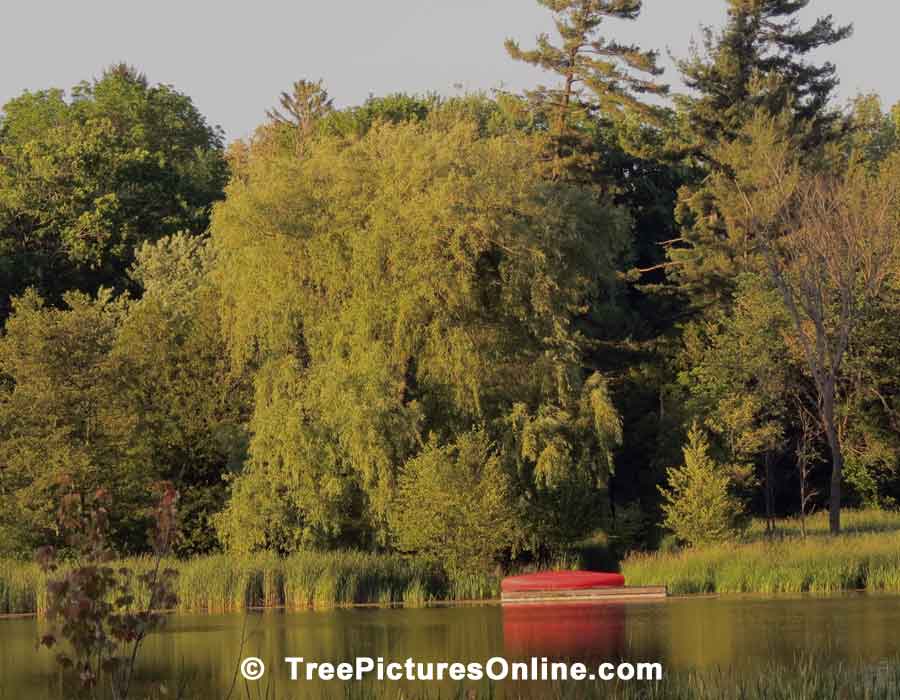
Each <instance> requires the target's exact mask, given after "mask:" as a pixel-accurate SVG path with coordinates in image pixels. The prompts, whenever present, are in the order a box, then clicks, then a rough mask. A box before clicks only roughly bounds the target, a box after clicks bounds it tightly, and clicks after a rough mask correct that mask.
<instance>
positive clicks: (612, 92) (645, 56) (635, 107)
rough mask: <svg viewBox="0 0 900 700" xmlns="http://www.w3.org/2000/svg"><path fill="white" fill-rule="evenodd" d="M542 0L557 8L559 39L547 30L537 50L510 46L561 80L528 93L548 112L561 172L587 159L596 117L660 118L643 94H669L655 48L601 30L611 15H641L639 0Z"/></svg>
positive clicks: (513, 54) (509, 43)
mask: <svg viewBox="0 0 900 700" xmlns="http://www.w3.org/2000/svg"><path fill="white" fill-rule="evenodd" d="M538 2H540V4H541V5H544V6H545V7H547V8H548V9H549V10H550V11H551V12H552V13H553V15H554V20H555V24H556V29H557V31H558V33H559V35H560V39H561V43H560V44H559V45H554V44H553V43H552V41H551V39H550V36H549V35H547V34H541V35H540V36H539V37H538V38H537V47H536V48H534V49H531V50H523V49H521V48H520V47H519V45H518V43H516V42H515V41H513V40H512V39H509V40H507V42H506V50H507V52H508V53H509V55H510V56H511V57H512V58H514V59H515V60H517V61H524V62H525V63H529V64H531V65H534V66H538V67H540V68H543V69H544V70H546V71H550V72H551V73H555V74H556V75H557V76H558V77H559V79H560V81H561V84H560V85H559V86H557V87H552V88H549V87H539V88H538V89H537V90H534V91H531V92H530V93H528V95H529V98H530V99H531V100H532V101H533V102H534V103H536V104H537V105H538V106H539V107H540V108H541V109H542V110H544V111H545V112H546V114H547V118H548V120H549V129H550V132H551V134H552V135H553V136H554V137H555V145H556V154H555V155H556V159H555V170H556V172H557V173H559V172H560V170H561V168H563V167H565V166H566V165H571V164H573V163H581V164H582V165H583V164H584V159H585V157H586V153H585V152H586V151H590V150H591V149H590V148H589V146H588V147H585V139H590V135H589V129H588V128H587V125H588V124H589V123H590V121H591V120H592V119H594V118H597V117H604V118H607V119H619V118H621V117H623V116H625V115H639V116H640V117H641V118H642V119H648V118H650V119H653V118H655V117H658V116H659V113H658V109H657V108H655V107H653V106H651V105H648V104H647V103H645V102H644V101H642V99H641V98H642V97H644V96H645V95H663V94H666V92H667V91H668V88H667V86H664V85H660V84H659V83H657V82H656V81H655V80H654V78H655V77H656V76H659V75H660V74H661V73H662V69H661V68H660V67H659V66H658V65H657V62H656V61H657V53H656V52H655V51H644V50H642V49H640V48H639V47H638V46H634V45H629V44H620V43H618V42H617V41H615V40H613V39H607V38H605V37H602V36H599V35H598V30H599V29H600V26H601V25H602V24H603V22H605V21H606V20H608V19H624V20H634V19H637V17H638V16H639V15H640V13H641V7H642V4H643V3H642V1H641V0H538Z"/></svg>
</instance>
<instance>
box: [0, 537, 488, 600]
mask: <svg viewBox="0 0 900 700" xmlns="http://www.w3.org/2000/svg"><path fill="white" fill-rule="evenodd" d="M153 565H154V560H153V559H152V558H150V557H132V558H128V559H123V560H122V561H120V562H116V563H115V566H116V567H119V566H125V567H128V568H130V569H131V570H132V571H133V572H135V573H136V574H140V573H142V572H145V571H147V570H149V569H150V567H152V566H153ZM162 566H163V567H164V568H165V567H171V568H174V569H176V570H177V571H178V578H177V580H176V590H177V594H178V600H179V609H180V610H182V611H188V610H202V611H208V612H235V611H239V610H244V609H247V608H254V607H277V606H285V607H287V608H291V609H302V608H330V607H335V606H342V605H365V604H375V605H399V604H402V605H407V606H421V605H427V604H429V603H433V602H437V601H459V600H481V599H485V598H492V597H496V596H497V595H498V594H499V589H500V579H499V577H498V576H497V575H494V574H480V575H456V576H453V575H450V574H448V573H447V572H446V571H445V570H444V569H443V567H442V566H440V564H439V563H437V562H434V561H430V560H425V559H420V558H416V557H404V556H400V555H390V554H367V553H364V552H352V551H351V552H302V553H299V554H295V555H293V556H290V557H287V558H280V557H277V556H275V555H273V554H252V555H245V556H236V555H225V554H220V555H213V556H206V557H197V558H194V559H189V560H185V561H178V560H175V559H168V560H165V561H164V562H163V563H162ZM46 585H47V579H46V576H45V575H44V574H43V573H42V572H41V571H40V569H39V568H38V567H37V565H35V564H32V563H26V562H20V561H13V560H0V614H10V613H35V612H36V613H38V614H42V613H43V612H44V611H45V610H46V596H45V591H46ZM136 593H137V594H138V600H140V599H141V597H142V594H143V595H146V593H147V592H146V591H142V590H140V588H138V589H137V590H136Z"/></svg>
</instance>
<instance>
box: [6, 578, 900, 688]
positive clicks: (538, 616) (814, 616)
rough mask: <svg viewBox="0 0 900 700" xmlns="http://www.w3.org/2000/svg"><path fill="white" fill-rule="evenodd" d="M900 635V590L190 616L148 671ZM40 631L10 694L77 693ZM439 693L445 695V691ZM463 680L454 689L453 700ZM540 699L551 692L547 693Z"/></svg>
mask: <svg viewBox="0 0 900 700" xmlns="http://www.w3.org/2000/svg"><path fill="white" fill-rule="evenodd" d="M245 619H246V620H247V621H248V624H247V626H246V630H245V632H246V634H245V635H244V636H245V640H244V647H243V650H242V649H241V638H242V629H243V623H244V620H245ZM898 630H900V597H890V596H867V595H849V596H838V597H832V598H810V597H799V596H798V597H793V598H791V597H782V598H777V599H766V598H761V597H748V598H705V599H703V598H701V599H696V598H695V599H670V600H666V601H660V602H653V603H628V604H610V603H599V604H581V603H578V604H568V605H527V606H515V607H504V608H501V607H500V606H498V605H485V606H476V607H461V608H432V609H420V610H399V609H395V610H385V609H364V610H335V611H330V612H300V613H282V612H267V613H262V614H252V615H250V616H249V617H247V618H245V617H244V616H242V615H210V616H203V615H182V616H176V617H173V618H172V619H171V620H170V621H169V625H168V626H167V628H166V630H165V631H164V633H162V634H160V635H157V636H154V637H153V638H151V639H150V640H148V642H147V644H146V647H145V649H144V651H143V652H142V656H141V663H140V668H141V671H142V673H141V676H142V678H143V679H144V680H145V681H148V682H149V681H161V680H167V681H169V682H170V683H172V682H173V681H177V680H179V679H184V678H188V679H190V680H191V682H192V688H193V690H194V693H195V694H194V695H192V696H191V697H203V698H212V699H214V698H221V697H224V696H225V695H226V693H227V689H228V688H229V687H230V685H231V682H232V678H233V677H234V672H235V669H236V666H237V663H238V660H239V658H240V656H241V655H243V656H259V657H260V658H262V659H264V660H265V661H266V663H267V665H268V667H269V669H270V674H272V677H273V678H275V680H276V685H277V688H278V697H279V698H281V697H291V698H305V697H315V698H318V697H321V696H322V693H323V691H325V692H330V693H331V694H332V695H334V696H335V697H343V690H342V688H341V687H340V685H339V684H336V683H324V684H323V683H312V684H310V683H302V684H297V683H291V682H290V680H289V678H288V674H287V667H286V666H285V665H284V664H283V663H282V659H284V657H285V656H303V657H305V658H306V659H309V660H316V661H329V662H334V663H339V662H342V661H352V660H353V659H355V658H356V657H359V656H370V657H373V658H377V657H379V656H380V657H383V658H384V659H385V660H388V661H401V662H402V661H403V660H405V659H407V658H409V657H412V658H414V659H416V660H417V661H423V662H427V661H435V662H437V661H451V662H452V661H465V662H469V661H481V662H485V661H487V660H488V659H490V658H491V657H492V656H505V657H507V658H509V659H511V660H512V659H516V658H519V659H521V658H525V657H529V656H538V657H540V656H546V657H548V658H550V659H564V658H568V659H578V660H583V661H585V662H593V661H596V660H598V659H603V660H618V659H624V660H628V661H660V662H662V663H663V665H664V667H665V669H666V672H667V673H670V672H674V671H679V670H691V669H708V668H712V667H718V668H732V669H747V670H751V669H754V668H758V667H759V666H761V665H763V664H767V663H769V662H770V661H772V660H778V661H781V662H784V663H788V664H790V663H791V661H792V659H793V658H795V656H796V655H797V654H798V653H808V654H815V655H817V656H822V657H824V658H827V659H829V660H832V661H840V662H845V663H849V664H856V663H864V664H866V665H871V666H873V667H877V665H878V664H879V662H882V661H884V660H885V659H893V658H896V657H897V656H900V634H898ZM39 634H40V625H39V623H38V622H37V621H35V620H33V619H24V620H2V621H0V641H2V644H3V653H2V654H0V697H20V698H28V700H41V699H43V698H48V699H49V698H53V699H54V700H57V699H58V698H60V697H64V696H63V695H60V692H59V682H58V676H57V674H56V672H55V669H54V665H53V661H52V654H50V653H48V652H47V651H45V650H42V651H36V650H35V640H36V639H37V638H38V636H39ZM267 677H269V674H267ZM400 685H401V687H402V686H404V685H405V686H407V687H408V685H409V684H400ZM429 688H430V689H431V691H432V694H434V692H436V690H437V687H436V686H434V685H431V686H429ZM454 688H455V684H445V688H444V689H443V691H444V692H443V696H446V695H447V692H446V690H452V689H454ZM399 689H400V687H398V688H397V690H399ZM286 691H287V692H286ZM501 691H502V688H501ZM499 695H501V696H502V692H501V693H499ZM533 695H534V696H535V697H541V693H540V689H537V690H536V691H535V692H534V693H533ZM395 696H396V692H392V693H391V694H390V697H395Z"/></svg>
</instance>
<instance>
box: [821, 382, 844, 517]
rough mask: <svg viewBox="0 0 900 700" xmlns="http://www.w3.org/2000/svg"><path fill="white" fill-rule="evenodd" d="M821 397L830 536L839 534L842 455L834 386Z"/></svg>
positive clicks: (842, 470) (842, 469)
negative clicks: (828, 454)
mask: <svg viewBox="0 0 900 700" xmlns="http://www.w3.org/2000/svg"><path fill="white" fill-rule="evenodd" d="M824 393H825V395H824V396H823V397H822V423H823V425H822V427H823V428H824V429H825V436H826V437H827V438H828V447H829V449H830V450H831V494H830V498H829V504H828V524H829V528H830V530H831V534H832V535H837V534H840V532H841V480H842V478H843V472H844V454H843V452H842V451H841V441H840V439H839V438H838V432H837V426H836V425H835V422H834V386H833V385H830V386H829V387H828V391H826V392H824Z"/></svg>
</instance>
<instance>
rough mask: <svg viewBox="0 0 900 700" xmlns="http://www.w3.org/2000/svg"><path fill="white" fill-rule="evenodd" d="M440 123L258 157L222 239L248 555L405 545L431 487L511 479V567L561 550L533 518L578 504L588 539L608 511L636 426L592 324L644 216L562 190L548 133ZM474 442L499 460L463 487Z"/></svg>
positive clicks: (235, 492) (240, 536) (236, 184)
mask: <svg viewBox="0 0 900 700" xmlns="http://www.w3.org/2000/svg"><path fill="white" fill-rule="evenodd" d="M444 117H445V118H440V119H438V118H434V119H428V120H426V121H424V122H419V123H405V124H396V125H390V124H380V125H375V126H374V127H373V128H372V129H370V130H369V131H368V132H367V133H366V134H365V135H364V136H361V137H353V138H345V137H342V138H336V137H327V136H320V137H315V138H314V139H313V140H312V141H310V142H307V143H306V145H305V147H304V149H303V151H302V153H300V154H299V155H298V152H297V151H296V150H295V149H285V148H281V147H279V146H277V145H274V146H273V145H272V143H269V142H267V141H266V139H265V138H263V139H261V140H260V141H259V142H258V143H255V144H251V145H250V146H249V147H247V148H245V149H243V150H242V152H241V159H240V163H239V164H236V166H235V167H236V172H235V177H234V178H233V180H232V183H231V185H230V186H229V189H228V192H227V200H226V201H225V202H224V203H222V204H221V205H220V206H218V207H217V209H216V210H215V212H214V225H213V242H214V245H215V247H216V249H217V254H218V255H217V261H218V262H217V269H216V272H215V276H216V281H217V284H218V286H219V289H220V292H221V300H222V302H221V303H222V309H221V311H222V318H223V325H224V329H225V333H226V336H227V343H228V347H229V348H230V355H231V362H232V364H233V366H234V368H235V370H236V371H241V372H250V373H252V375H253V377H254V384H255V403H254V411H253V416H252V418H251V421H250V427H251V430H252V440H251V445H250V457H249V461H248V463H247V464H246V466H245V468H244V470H243V472H242V473H241V474H239V475H238V476H237V477H236V478H235V479H234V480H233V482H232V487H231V488H232V491H231V493H232V495H231V500H230V504H229V506H228V508H227V509H226V511H225V512H224V513H223V515H222V516H221V518H220V520H219V523H218V525H219V531H220V535H221V536H222V538H223V539H224V541H225V542H226V543H227V544H228V545H229V546H230V547H232V548H236V549H253V548H261V547H268V548H276V549H280V550H282V551H290V550H292V549H296V548H298V547H306V546H315V547H322V546H391V545H392V544H393V543H394V542H395V532H394V530H393V529H392V527H391V522H395V523H396V522H399V521H400V520H402V521H403V523H404V526H405V527H409V525H410V523H409V519H408V518H405V519H404V518H398V517H397V510H398V509H401V510H403V509H405V508H406V507H407V506H408V502H407V501H408V497H409V495H410V494H414V493H416V488H417V487H416V479H419V478H421V483H422V484H423V485H426V484H431V485H438V486H441V485H443V486H441V488H444V489H445V490H446V489H454V488H457V487H458V484H459V483H466V484H469V487H470V488H473V489H478V488H491V486H490V484H496V483H502V484H503V485H504V487H503V494H504V496H503V498H504V499H505V500H506V503H505V504H504V507H503V508H500V507H499V506H498V505H497V504H493V505H492V506H491V507H492V508H496V509H498V510H497V511H496V512H501V511H502V512H503V513H504V514H505V516H504V517H506V516H509V517H515V518H516V519H517V520H516V524H515V527H507V526H504V528H501V529H502V531H503V532H504V533H507V534H506V535H504V536H503V537H499V536H498V538H497V542H496V543H495V547H494V550H493V551H495V552H501V551H504V550H505V551H509V549H510V548H514V547H516V546H541V545H546V544H548V543H550V544H552V543H553V541H554V537H557V538H558V537H560V536H561V535H560V533H559V532H558V531H555V530H553V528H552V527H549V528H548V525H547V524H546V523H541V527H536V526H535V527H532V526H533V525H534V523H533V522H529V519H530V518H537V517H539V516H540V514H541V513H542V512H546V511H548V510H552V508H553V507H562V504H563V503H564V502H569V506H570V510H569V513H570V514H571V516H572V517H571V518H570V520H571V521H572V522H574V521H575V520H576V519H579V518H580V519H581V525H582V527H586V526H587V525H588V523H589V521H590V519H591V518H592V517H594V516H595V515H596V513H597V512H598V509H597V503H598V497H599V494H600V493H601V490H600V486H602V484H603V482H604V480H605V478H606V477H607V475H608V473H609V471H610V469H611V456H610V455H611V450H612V448H613V447H614V445H615V443H616V442H617V440H618V434H619V421H618V416H617V415H616V413H615V411H614V409H613V408H612V406H611V404H610V401H609V399H608V397H607V394H606V390H605V386H604V384H603V381H602V379H601V378H599V377H595V376H591V375H590V374H589V373H588V372H586V371H585V370H584V369H583V367H582V362H581V358H582V357H583V347H582V344H583V341H582V338H581V337H580V336H579V334H578V332H577V331H576V328H575V325H574V319H575V318H576V317H577V316H578V314H580V313H582V312H583V302H584V299H585V298H587V297H588V295H590V294H591V293H594V291H595V288H597V287H598V286H601V285H603V284H605V283H608V281H609V278H610V276H611V275H612V274H613V261H614V260H615V259H616V257H617V256H618V255H619V254H620V253H621V252H622V249H623V247H624V246H626V245H627V243H628V234H627V232H628V229H629V222H628V219H627V216H626V215H625V214H623V213H622V212H621V211H620V210H618V209H615V208H608V207H602V206H600V205H598V204H596V203H595V202H594V201H593V200H592V198H591V197H590V196H589V195H587V194H586V193H584V192H583V191H581V190H580V189H578V188H576V187H574V186H571V185H567V184H561V183H551V184H548V183H547V181H546V180H545V179H544V178H543V177H542V176H541V174H540V166H539V164H540V159H541V153H542V152H543V149H544V148H545V147H546V146H545V144H544V143H542V142H541V141H538V140H535V138H534V137H532V136H526V135H524V134H515V133H514V134H507V135H503V136H496V137H485V136H483V135H480V134H479V129H478V128H477V125H475V124H474V123H471V122H470V121H468V120H466V119H465V118H463V117H460V118H456V119H447V118H446V115H444ZM476 434H477V435H478V436H479V437H478V444H479V445H481V446H482V448H480V449H481V452H478V454H483V455H484V458H485V465H478V464H474V463H473V461H472V459H470V458H467V459H466V460H464V462H465V468H466V469H467V470H468V471H467V474H466V475H465V478H464V479H462V481H461V480H460V478H455V477H454V475H453V474H452V470H454V469H457V468H459V466H458V465H459V464H461V463H462V462H461V461H460V459H458V458H457V455H458V454H459V453H458V450H457V449H456V448H455V447H454V445H461V444H468V442H470V441H471V439H472V438H471V436H472V435H476ZM467 436H468V437H467ZM461 440H462V442H460V441H461ZM460 449H461V448H460ZM424 453H427V455H428V456H427V458H424V459H418V460H417V458H418V457H420V455H423V454H424ZM469 453H471V450H470V451H468V452H466V454H469ZM416 460H417V461H416ZM476 461H477V460H476ZM488 465H489V466H488ZM482 467H484V468H485V469H487V472H485V473H486V475H487V476H488V477H489V478H486V479H485V480H484V481H482ZM427 470H438V471H440V472H441V474H430V475H429V474H427V473H426V472H427ZM498 470H501V471H502V476H501V475H498ZM401 481H402V484H403V488H402V489H401V488H400V484H401ZM441 488H436V487H435V488H424V486H423V488H422V490H421V497H422V498H423V499H425V500H426V502H425V504H424V505H423V504H422V503H418V504H417V506H416V511H415V512H416V513H417V514H418V515H419V517H422V518H430V517H431V515H429V514H433V513H436V512H437V511H438V510H440V508H441V507H442V506H443V504H442V503H441V501H442V500H443V499H444V496H445V495H446V494H443V495H442V492H441ZM401 491H402V494H405V496H404V497H401ZM405 499H407V500H405ZM405 503H406V504H407V505H405ZM429 503H430V504H433V506H434V508H433V509H430V508H429ZM576 506H577V508H575V507H576ZM572 508H575V510H572ZM476 515H477V514H476ZM479 522H483V521H479ZM504 522H506V523H507V525H508V523H509V520H508V519H507V520H505V521H504ZM524 532H528V533H529V534H530V535H534V533H540V535H539V536H540V538H543V539H542V541H541V542H537V543H535V542H534V541H533V538H532V541H526V540H527V538H525V537H524V536H523V534H522V533H524ZM509 533H515V536H513V535H512V534H509ZM534 536H535V537H537V536H538V535H534ZM514 540H515V541H514ZM422 547H423V548H425V549H427V548H428V545H427V544H423V545H422Z"/></svg>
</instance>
